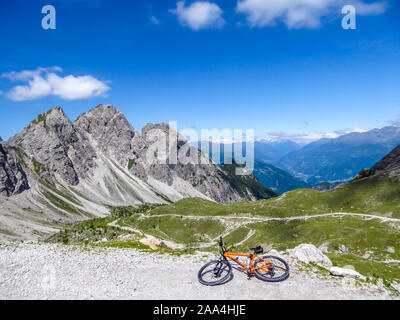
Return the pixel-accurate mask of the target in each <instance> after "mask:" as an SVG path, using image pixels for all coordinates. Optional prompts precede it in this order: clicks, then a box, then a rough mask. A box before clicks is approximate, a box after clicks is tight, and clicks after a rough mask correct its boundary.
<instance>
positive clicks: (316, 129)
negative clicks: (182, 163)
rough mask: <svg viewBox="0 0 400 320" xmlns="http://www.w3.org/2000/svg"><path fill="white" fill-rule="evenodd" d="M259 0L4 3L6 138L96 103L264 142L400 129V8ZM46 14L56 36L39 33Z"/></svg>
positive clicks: (0, 83)
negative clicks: (39, 119)
mask: <svg viewBox="0 0 400 320" xmlns="http://www.w3.org/2000/svg"><path fill="white" fill-rule="evenodd" d="M302 1H303V2H302ZM259 2H260V1H259ZM259 2H256V1H254V0H240V1H239V2H237V1H227V0H226V1H216V0H215V1H211V0H210V1H208V2H206V6H205V5H203V6H199V5H198V4H197V5H196V1H185V2H184V3H181V4H177V3H178V1H176V0H175V1H170V0H162V1H161V0H158V1H156V0H142V1H121V0H112V1H108V0H94V1H85V0H58V1H56V0H54V1H36V0H29V1H28V0H25V1H23V0H14V1H11V0H7V1H6V0H5V1H1V2H0V39H1V40H0V41H1V42H0V43H1V47H0V49H1V50H0V74H1V75H2V77H0V92H1V94H0V136H2V137H3V138H5V139H7V138H9V137H10V136H12V135H14V134H15V133H17V132H19V131H20V130H21V129H22V128H24V127H25V126H26V125H27V124H28V123H29V122H30V121H31V120H32V119H33V118H34V117H35V116H36V115H37V114H39V113H42V112H44V111H46V110H48V109H51V108H52V107H54V106H55V105H61V106H62V107H63V109H64V111H65V112H66V113H67V115H68V116H69V117H70V118H71V119H72V120H74V119H75V118H76V117H77V116H78V115H79V114H80V113H83V112H85V111H87V110H89V109H90V108H92V107H94V106H96V105H98V104H100V103H109V104H113V105H115V106H116V107H118V108H120V109H121V110H122V111H123V112H124V113H125V115H126V116H127V118H128V120H129V121H130V122H131V123H132V124H133V126H134V127H135V128H136V129H138V130H140V129H141V128H142V127H143V126H144V125H145V124H146V123H148V122H162V121H165V122H168V121H169V120H177V121H178V129H182V128H188V127H192V128H195V129H197V130H199V129H201V128H219V129H222V128H231V129H233V128H242V129H246V128H254V129H255V133H256V136H258V137H267V136H269V135H270V134H271V133H274V134H275V133H277V132H279V133H278V134H276V135H282V136H285V135H287V136H288V137H290V135H291V134H305V135H309V134H313V135H314V136H318V134H320V133H326V132H327V133H332V132H335V131H337V130H349V129H354V128H358V129H368V128H374V127H382V126H385V125H388V124H390V121H397V120H399V119H400V90H399V83H400V4H399V3H398V1H394V0H393V1H390V0H388V1H367V0H356V1H351V0H349V1H343V0H338V1H336V0H315V1H309V0H294V2H293V1H292V2H290V1H286V0H285V1H281V2H280V4H279V6H280V7H278V8H276V4H275V7H274V0H265V1H264V3H262V1H261V3H262V6H261V7H257V3H259ZM308 2H310V3H311V2H313V3H318V2H319V4H318V5H319V6H318V7H310V6H307V3H308ZM204 3H205V2H204V1H203V4H204ZM296 3H297V5H298V6H297V7H293V6H294V5H296ZM304 3H305V4H304ZM327 3H328V4H329V5H327ZM348 3H353V4H354V6H355V7H356V9H359V11H360V13H359V14H357V20H356V21H357V25H356V27H357V28H356V30H344V29H343V28H342V26H341V19H342V17H343V16H344V15H343V14H342V13H341V12H340V9H341V7H342V5H343V4H348ZM46 4H51V5H53V6H54V7H55V8H56V29H55V30H50V29H49V30H44V29H43V28H42V26H41V20H42V17H44V16H45V15H44V14H42V13H41V9H42V7H43V6H44V5H46ZM192 5H193V7H191V6H192ZM285 6H286V7H285ZM299 8H300V9H299ZM189 9H193V10H189ZM303 9H304V10H303ZM274 10H275V11H274ZM55 66H57V68H54V67H55ZM39 67H40V68H44V69H41V71H38V68H39ZM46 68H47V69H46ZM23 70H30V71H34V72H33V73H32V72H31V74H35V75H36V76H39V77H40V78H39V79H42V80H43V85H44V86H45V87H44V88H43V91H41V92H39V93H38V92H36V91H35V92H33V90H31V89H32V88H28V89H29V94H27V93H26V92H25V91H26V90H25V89H26V88H25V89H22V91H19V90H16V89H15V87H16V86H25V87H26V86H29V83H28V81H30V80H32V79H33V78H30V79H29V76H27V75H26V74H25V75H26V77H25V78H24V77H22V75H23V74H21V73H20V72H21V71H23ZM12 72H14V73H12ZM35 72H36V73H35ZM49 75H51V77H49ZM32 77H33V76H32ZM68 77H69V78H68ZM40 85H42V84H41V83H40ZM46 86H49V87H46ZM13 88H14V89H13ZM38 88H39V86H38ZM40 88H42V87H40ZM24 90H25V91H24ZM35 90H36V89H35ZM24 92H25V93H24ZM29 95H32V96H29ZM28 98H29V100H27V99H28ZM16 100H17V101H16ZM316 133H318V134H316Z"/></svg>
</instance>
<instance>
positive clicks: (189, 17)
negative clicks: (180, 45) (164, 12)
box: [170, 1, 225, 31]
mask: <svg viewBox="0 0 400 320" xmlns="http://www.w3.org/2000/svg"><path fill="white" fill-rule="evenodd" d="M170 12H172V13H173V14H175V15H176V16H177V17H178V21H179V23H180V24H181V25H183V26H187V27H189V28H191V29H193V30H196V31H197V30H200V29H207V28H221V27H222V26H223V25H224V24H225V20H224V19H223V18H222V13H223V11H222V10H221V8H220V7H219V6H218V5H216V4H215V3H211V2H208V1H196V2H193V3H192V4H190V5H189V6H187V7H185V1H179V2H177V4H176V9H175V10H170Z"/></svg>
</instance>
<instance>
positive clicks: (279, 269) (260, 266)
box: [254, 256, 289, 282]
mask: <svg viewBox="0 0 400 320" xmlns="http://www.w3.org/2000/svg"><path fill="white" fill-rule="evenodd" d="M254 274H255V275H256V277H257V278H258V279H260V280H263V281H269V282H278V281H283V280H285V279H287V278H288V277H289V265H288V264H287V262H286V261H285V260H283V259H282V258H279V257H275V256H263V257H261V259H257V260H256V261H255V263H254Z"/></svg>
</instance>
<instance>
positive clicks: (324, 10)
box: [236, 0, 387, 29]
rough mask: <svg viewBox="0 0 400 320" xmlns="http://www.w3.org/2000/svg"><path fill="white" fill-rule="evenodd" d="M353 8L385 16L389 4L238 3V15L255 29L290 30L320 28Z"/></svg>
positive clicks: (357, 0) (340, 0) (346, 0)
mask: <svg viewBox="0 0 400 320" xmlns="http://www.w3.org/2000/svg"><path fill="white" fill-rule="evenodd" d="M348 4H350V5H353V6H354V7H355V8H356V12H357V14H359V15H370V14H381V13H383V12H385V10H386V8H387V2H386V1H383V0H381V1H375V2H372V3H366V2H364V0H238V3H237V7H236V12H238V13H242V14H245V15H246V19H247V23H248V24H249V25H250V26H252V27H265V26H274V25H276V24H277V23H278V22H283V23H284V24H285V25H286V26H287V27H288V28H289V29H296V28H317V27H319V26H320V25H321V19H322V18H323V17H329V16H335V15H338V14H340V12H341V8H342V6H344V5H348Z"/></svg>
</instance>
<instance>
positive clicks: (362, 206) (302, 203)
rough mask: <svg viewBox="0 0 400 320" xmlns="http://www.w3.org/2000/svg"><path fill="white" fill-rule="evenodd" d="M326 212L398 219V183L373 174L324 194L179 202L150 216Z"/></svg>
mask: <svg viewBox="0 0 400 320" xmlns="http://www.w3.org/2000/svg"><path fill="white" fill-rule="evenodd" d="M330 212H350V213H367V214H373V215H381V216H388V217H393V218H400V183H399V182H398V181H396V180H392V179H390V178H388V177H385V176H382V175H377V176H373V177H370V178H363V179H359V180H354V181H352V182H350V183H347V184H344V185H341V186H339V187H338V188H336V189H334V190H331V191H328V192H318V191H315V190H311V189H297V190H293V191H290V192H287V193H285V194H284V195H282V196H280V197H277V198H271V199H268V200H259V201H256V202H240V203H233V204H229V205H220V204H216V203H214V202H211V201H207V200H202V199H183V200H180V201H178V202H175V203H173V204H171V205H168V206H162V207H159V208H156V209H154V210H152V211H151V212H150V214H163V213H175V214H179V215H229V214H248V213H250V214H253V215H261V216H268V217H290V216H303V215H313V214H321V213H330Z"/></svg>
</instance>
